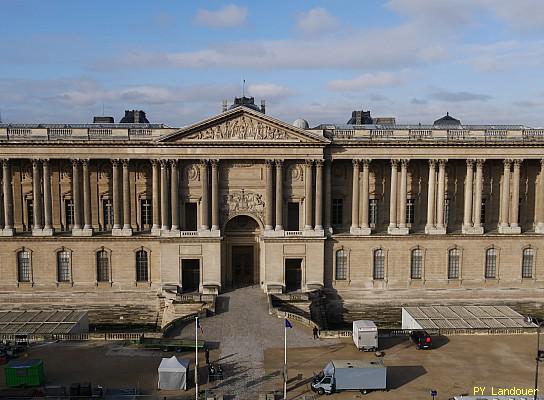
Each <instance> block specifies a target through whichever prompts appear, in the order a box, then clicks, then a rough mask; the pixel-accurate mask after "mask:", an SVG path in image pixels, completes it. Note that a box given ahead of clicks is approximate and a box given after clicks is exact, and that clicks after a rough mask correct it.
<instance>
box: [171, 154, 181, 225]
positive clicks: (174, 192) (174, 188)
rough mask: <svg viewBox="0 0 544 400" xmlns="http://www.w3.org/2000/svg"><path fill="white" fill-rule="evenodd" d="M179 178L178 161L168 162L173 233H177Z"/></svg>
mask: <svg viewBox="0 0 544 400" xmlns="http://www.w3.org/2000/svg"><path fill="white" fill-rule="evenodd" d="M178 179H179V176H178V160H170V197H171V203H172V204H171V206H170V208H171V209H172V228H171V230H173V231H179V181H178Z"/></svg>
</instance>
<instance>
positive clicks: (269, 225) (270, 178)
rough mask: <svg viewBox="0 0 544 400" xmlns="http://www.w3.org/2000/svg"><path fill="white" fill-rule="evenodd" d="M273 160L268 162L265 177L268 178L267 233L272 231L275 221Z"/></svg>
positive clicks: (266, 196) (265, 214)
mask: <svg viewBox="0 0 544 400" xmlns="http://www.w3.org/2000/svg"><path fill="white" fill-rule="evenodd" d="M272 165H273V161H272V160H266V166H265V170H266V172H265V175H266V176H265V177H266V191H265V199H264V203H265V207H266V209H265V212H264V229H265V230H266V231H270V230H272V223H273V221H274V211H273V210H274V206H273V204H272V202H273V200H272V199H273V196H274V194H273V191H274V175H273V171H272Z"/></svg>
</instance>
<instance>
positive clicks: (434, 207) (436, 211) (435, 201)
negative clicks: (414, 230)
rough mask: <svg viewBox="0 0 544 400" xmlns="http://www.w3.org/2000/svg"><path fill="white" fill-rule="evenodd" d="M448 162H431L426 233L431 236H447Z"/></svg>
mask: <svg viewBox="0 0 544 400" xmlns="http://www.w3.org/2000/svg"><path fill="white" fill-rule="evenodd" d="M447 161H448V160H429V180H428V184H429V186H428V188H429V189H428V194H427V223H426V225H425V233H428V234H431V235H433V234H434V235H437V234H442V235H443V234H445V233H446V225H445V222H444V221H445V213H444V211H445V210H444V205H445V194H446V163H447ZM436 164H438V187H437V185H436V173H437V171H436Z"/></svg>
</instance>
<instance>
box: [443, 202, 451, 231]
mask: <svg viewBox="0 0 544 400" xmlns="http://www.w3.org/2000/svg"><path fill="white" fill-rule="evenodd" d="M449 221H450V199H448V198H447V197H446V198H445V199H444V225H445V226H448V222H449Z"/></svg>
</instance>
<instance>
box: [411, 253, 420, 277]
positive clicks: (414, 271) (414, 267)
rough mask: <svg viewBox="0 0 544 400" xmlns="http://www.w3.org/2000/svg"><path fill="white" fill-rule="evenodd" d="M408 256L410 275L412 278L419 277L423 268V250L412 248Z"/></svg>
mask: <svg viewBox="0 0 544 400" xmlns="http://www.w3.org/2000/svg"><path fill="white" fill-rule="evenodd" d="M410 258H411V260H410V277H411V278H412V279H421V272H422V270H423V251H422V250H421V249H414V250H412V256H411V257H410Z"/></svg>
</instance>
